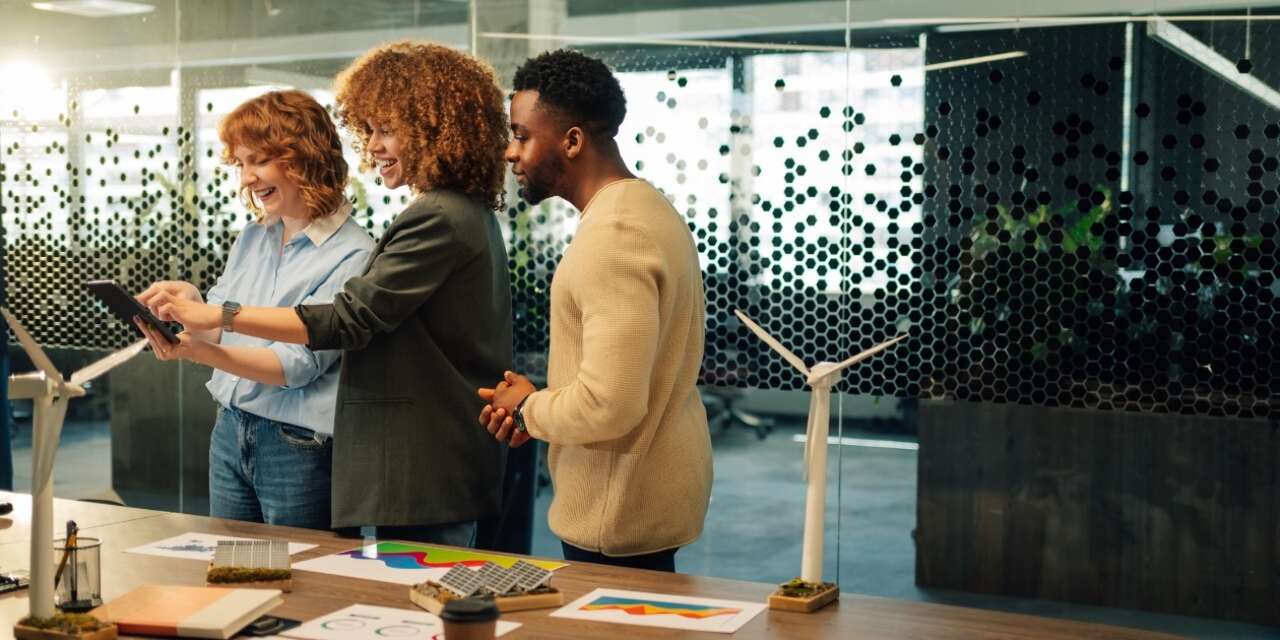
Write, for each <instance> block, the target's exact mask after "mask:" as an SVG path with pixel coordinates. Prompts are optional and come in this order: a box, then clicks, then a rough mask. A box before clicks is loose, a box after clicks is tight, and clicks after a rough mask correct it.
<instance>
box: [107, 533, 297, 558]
mask: <svg viewBox="0 0 1280 640" xmlns="http://www.w3.org/2000/svg"><path fill="white" fill-rule="evenodd" d="M254 539H255V538H237V537H235V536H219V535H214V534H212V533H186V534H183V535H180V536H174V537H172V538H167V539H164V540H159V541H157V542H152V543H149V544H144V545H142V546H140V547H134V548H132V549H129V550H128V553H139V554H142V555H148V556H164V557H167V558H186V559H188V560H204V561H205V562H213V552H214V551H215V550H216V549H217V548H218V541H219V540H254ZM314 548H316V545H314V544H303V543H301V542H290V543H289V555H293V554H295V553H301V552H303V551H306V550H307V549H314Z"/></svg>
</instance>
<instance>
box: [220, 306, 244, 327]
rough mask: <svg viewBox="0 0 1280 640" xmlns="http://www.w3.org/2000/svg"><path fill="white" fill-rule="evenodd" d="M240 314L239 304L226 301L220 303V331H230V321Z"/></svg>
mask: <svg viewBox="0 0 1280 640" xmlns="http://www.w3.org/2000/svg"><path fill="white" fill-rule="evenodd" d="M238 313H240V303H239V302H232V301H230V300H227V301H226V302H223V303H222V330H223V331H228V332H230V331H231V319H232V318H235V317H236V314H238Z"/></svg>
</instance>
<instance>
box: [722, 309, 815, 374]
mask: <svg viewBox="0 0 1280 640" xmlns="http://www.w3.org/2000/svg"><path fill="white" fill-rule="evenodd" d="M733 312H734V314H736V315H737V316H738V319H739V320H741V321H742V324H745V325H747V328H748V329H750V330H751V332H752V333H754V334H756V336H758V337H759V338H760V339H761V340H764V343H765V344H767V345H769V346H770V347H772V348H773V350H774V351H777V352H778V354H779V355H781V356H782V358H783V359H784V360H786V361H787V362H790V363H791V366H793V367H795V368H797V369H799V370H800V373H802V374H804V376H805V377H806V378H807V377H808V376H809V367H806V366H804V360H801V359H800V357H799V356H797V355H796V354H794V353H791V351H790V350H788V349H787V348H786V347H784V346H782V343H781V342H778V341H777V340H775V339H774V338H773V336H771V335H769V334H767V333H765V331H764V329H761V328H760V325H758V324H756V323H754V322H752V321H751V318H748V317H747V314H745V313H743V312H741V311H739V310H737V309H734V311H733Z"/></svg>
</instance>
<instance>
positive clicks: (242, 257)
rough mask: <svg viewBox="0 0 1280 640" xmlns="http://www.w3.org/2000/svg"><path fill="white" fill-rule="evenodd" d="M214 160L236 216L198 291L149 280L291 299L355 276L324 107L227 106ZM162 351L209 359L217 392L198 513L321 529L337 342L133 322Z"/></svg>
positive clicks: (271, 101) (355, 249)
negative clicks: (322, 344) (238, 228)
mask: <svg viewBox="0 0 1280 640" xmlns="http://www.w3.org/2000/svg"><path fill="white" fill-rule="evenodd" d="M218 137H219V138H221V140H222V144H223V156H222V157H223V160H224V161H225V162H226V163H227V164H230V165H232V166H234V167H236V169H237V170H238V171H239V173H240V195H241V198H242V200H243V201H244V203H245V205H246V206H247V207H248V208H249V209H250V210H251V211H253V213H254V214H255V217H256V221H255V222H253V223H250V224H249V225H247V226H246V227H245V228H244V230H243V231H242V232H240V235H239V237H237V238H236V241H235V244H234V245H233V246H232V247H231V253H230V255H229V256H228V258H227V265H226V269H225V270H224V271H223V273H222V276H221V277H219V278H218V281H217V284H215V285H214V286H213V288H212V289H210V290H209V293H208V295H207V296H205V297H201V295H200V291H199V290H198V289H197V288H196V287H195V286H194V285H192V284H191V283H188V282H167V281H166V282H157V283H155V284H153V285H151V287H149V288H148V289H147V290H146V291H145V292H143V293H142V294H141V295H139V296H138V297H139V299H142V300H144V301H145V300H148V299H150V298H153V297H155V296H157V295H158V294H160V293H165V294H168V295H171V296H174V297H177V298H181V299H185V300H191V301H195V302H204V301H205V300H206V299H207V301H208V302H209V303H210V304H223V303H224V302H230V301H236V302H230V304H252V305H262V306H293V305H298V304H325V303H329V302H332V301H333V298H334V295H335V294H337V293H338V292H339V291H341V290H342V285H343V284H344V283H346V281H347V279H348V278H351V277H352V276H355V275H359V273H360V272H361V270H362V269H363V268H364V266H365V263H366V262H367V261H368V258H369V255H370V253H371V252H372V250H373V246H374V243H373V240H372V239H371V238H370V237H369V235H368V234H367V233H365V232H364V230H363V229H361V228H360V226H359V225H358V224H356V222H355V221H354V220H352V219H351V204H350V203H349V202H347V199H346V197H345V196H344V195H343V190H344V189H345V188H346V185H347V163H346V160H344V159H343V157H342V143H341V141H340V139H339V138H338V132H337V129H336V128H335V127H334V124H333V121H332V120H330V118H329V114H328V113H327V112H326V111H325V109H324V107H322V106H320V104H319V103H318V102H316V101H315V99H314V98H312V97H311V96H309V95H307V94H306V93H304V92H302V91H273V92H270V93H266V94H263V95H261V96H258V97H256V98H253V99H252V100H249V101H247V102H245V103H244V104H241V105H240V106H239V107H236V109H235V110H234V111H232V112H231V113H230V114H229V115H228V116H227V117H226V118H224V119H223V120H222V122H221V124H220V125H219V127H218ZM139 328H141V329H142V330H143V332H144V333H146V334H147V337H148V338H149V339H150V340H151V348H152V350H153V351H154V352H155V354H156V357H157V358H159V359H161V360H173V359H185V360H190V361H192V362H198V363H200V364H204V365H207V366H210V367H213V369H214V372H213V377H212V379H210V380H209V383H208V385H207V386H208V388H209V391H210V393H211V394H212V395H213V397H214V399H215V400H216V401H217V402H218V404H219V409H218V419H217V421H216V423H215V424H214V428H213V437H212V441H211V443H210V446H209V514H210V515H211V516H214V517H220V518H234V519H236V520H248V521H253V522H267V523H269V524H281V525H287V526H294V527H307V528H312V529H326V528H328V527H329V520H330V489H331V485H332V480H331V476H332V464H333V443H332V435H333V422H334V402H335V396H336V394H337V390H338V366H339V365H338V362H339V359H340V355H341V352H339V351H311V350H310V349H307V348H306V347H304V346H302V345H293V344H286V343H282V342H276V341H272V340H263V339H261V338H255V337H252V336H248V335H244V334H240V333H232V332H230V331H226V330H224V329H223V328H221V327H214V328H211V329H205V330H194V329H192V330H189V331H184V332H183V333H181V334H179V336H178V337H179V343H178V344H176V345H175V344H170V343H169V342H167V341H166V340H165V339H163V338H161V337H159V335H157V334H155V333H154V332H152V331H151V330H150V329H149V328H148V327H147V326H146V325H145V324H140V325H139Z"/></svg>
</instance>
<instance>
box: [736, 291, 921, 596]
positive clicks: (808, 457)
mask: <svg viewBox="0 0 1280 640" xmlns="http://www.w3.org/2000/svg"><path fill="white" fill-rule="evenodd" d="M734 313H735V314H736V315H737V316H738V319H739V320H741V321H742V323H743V324H745V325H746V326H747V328H748V329H750V330H751V332H752V333H754V334H756V335H757V336H759V338H760V339H761V340H763V341H764V342H765V344H767V345H769V346H770V347H771V348H772V349H773V350H774V351H777V352H778V354H779V355H781V356H782V358H783V359H784V360H786V361H787V362H789V363H791V366H793V367H795V368H796V369H797V370H799V371H800V373H801V374H804V376H805V382H806V383H807V384H808V385H809V389H810V391H809V423H808V426H807V427H806V429H805V441H804V473H805V480H806V481H808V492H807V493H806V495H805V506H804V550H803V552H802V556H801V560H800V580H802V581H803V582H804V583H807V587H806V586H804V585H799V584H795V581H792V583H789V584H788V585H783V588H781V589H779V593H776V594H774V596H772V597H770V598H769V606H770V607H772V608H776V609H790V610H798V611H805V612H808V611H813V610H815V609H817V608H819V607H821V606H823V605H825V604H827V603H828V602H831V601H832V600H835V599H836V597H837V596H838V594H839V588H838V587H837V586H836V585H834V584H826V583H823V582H822V543H823V530H824V526H825V517H826V506H827V434H829V433H830V431H831V423H830V413H831V388H832V387H834V386H835V385H836V383H837V382H840V372H842V371H844V370H845V369H847V368H849V367H851V366H853V365H855V364H857V363H859V362H862V361H863V360H866V359H867V358H870V357H871V356H874V355H876V354H877V353H880V352H881V351H884V350H885V349H888V348H889V347H891V346H893V345H895V344H897V343H898V342H900V341H902V340H903V339H905V338H906V337H907V336H906V334H903V335H900V336H897V337H895V338H893V339H890V340H886V341H884V342H882V343H880V344H878V345H876V346H874V347H871V348H870V349H867V350H866V351H863V352H862V353H859V354H858V355H855V356H853V357H851V358H849V359H848V360H845V361H844V362H840V363H833V362H819V363H817V364H815V365H813V367H812V368H809V367H806V366H805V365H804V361H803V360H801V359H800V358H799V356H797V355H796V354H794V353H792V352H791V351H790V350H788V349H787V348H786V347H784V346H782V343H781V342H778V341H777V340H776V339H775V338H774V337H773V336H770V335H769V334H768V333H765V330H764V329H762V328H760V325H758V324H756V323H754V322H752V321H751V318H748V317H747V315H746V314H745V313H743V312H741V311H737V310H735V311H734Z"/></svg>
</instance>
